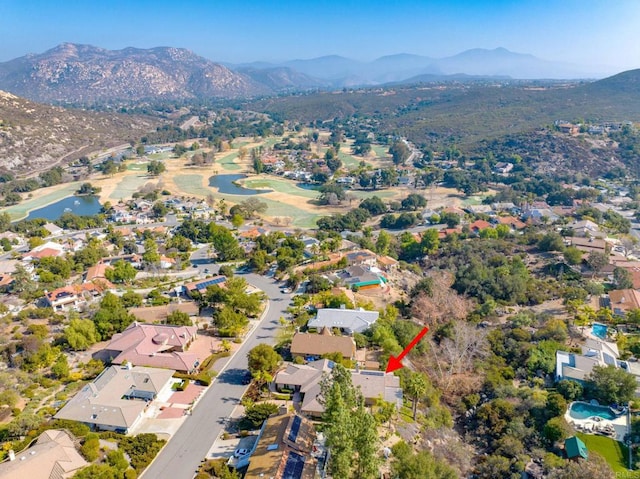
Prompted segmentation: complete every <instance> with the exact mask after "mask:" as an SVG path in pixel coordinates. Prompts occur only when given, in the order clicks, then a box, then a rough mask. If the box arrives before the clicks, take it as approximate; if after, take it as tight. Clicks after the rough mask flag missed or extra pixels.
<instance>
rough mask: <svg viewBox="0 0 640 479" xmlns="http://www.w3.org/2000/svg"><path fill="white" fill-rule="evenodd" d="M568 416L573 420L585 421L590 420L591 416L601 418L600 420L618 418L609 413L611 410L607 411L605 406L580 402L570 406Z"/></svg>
mask: <svg viewBox="0 0 640 479" xmlns="http://www.w3.org/2000/svg"><path fill="white" fill-rule="evenodd" d="M569 415H570V416H571V417H572V418H573V419H587V418H590V417H591V416H598V417H601V418H602V419H608V420H612V419H615V418H616V417H618V416H616V415H615V414H613V413H612V412H611V409H609V408H608V407H606V406H594V405H592V404H589V403H586V402H580V401H578V402H574V403H573V404H572V405H571V409H570V411H569Z"/></svg>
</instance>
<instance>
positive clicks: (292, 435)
mask: <svg viewBox="0 0 640 479" xmlns="http://www.w3.org/2000/svg"><path fill="white" fill-rule="evenodd" d="M300 424H302V419H300V416H294V418H293V422H292V423H291V430H290V431H289V441H291V442H296V439H297V438H298V431H300Z"/></svg>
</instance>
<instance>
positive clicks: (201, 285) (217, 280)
mask: <svg viewBox="0 0 640 479" xmlns="http://www.w3.org/2000/svg"><path fill="white" fill-rule="evenodd" d="M226 280H227V278H226V277H225V276H222V275H218V276H214V277H213V278H205V279H202V280H200V281H193V282H192V283H187V284H185V285H184V286H183V292H184V293H185V294H186V295H187V296H189V297H191V295H192V294H193V292H194V291H197V292H198V293H204V292H205V291H206V290H207V288H208V287H209V286H213V285H216V284H217V285H218V286H224V283H225V281H226Z"/></svg>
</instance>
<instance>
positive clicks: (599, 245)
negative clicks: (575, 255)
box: [570, 236, 608, 253]
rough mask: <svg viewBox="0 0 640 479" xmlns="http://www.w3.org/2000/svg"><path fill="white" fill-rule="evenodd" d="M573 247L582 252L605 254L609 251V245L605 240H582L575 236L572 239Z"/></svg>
mask: <svg viewBox="0 0 640 479" xmlns="http://www.w3.org/2000/svg"><path fill="white" fill-rule="evenodd" d="M570 241H571V246H575V247H576V248H578V249H579V250H580V251H585V252H587V253H588V252H591V251H597V252H600V253H604V252H606V251H607V249H608V244H607V242H606V241H605V240H603V239H599V238H581V237H579V236H574V237H572V238H571V239H570Z"/></svg>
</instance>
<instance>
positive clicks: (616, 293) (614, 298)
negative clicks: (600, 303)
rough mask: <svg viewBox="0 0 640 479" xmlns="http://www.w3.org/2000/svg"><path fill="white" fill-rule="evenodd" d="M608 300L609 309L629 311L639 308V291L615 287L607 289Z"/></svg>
mask: <svg viewBox="0 0 640 479" xmlns="http://www.w3.org/2000/svg"><path fill="white" fill-rule="evenodd" d="M609 301H611V309H612V310H613V311H614V312H615V311H616V310H618V311H621V312H627V311H631V310H632V309H638V308H640V292H638V291H636V290H635V289H616V290H613V291H609Z"/></svg>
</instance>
